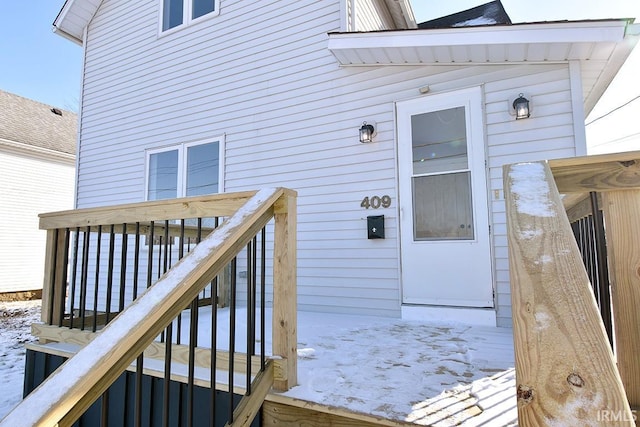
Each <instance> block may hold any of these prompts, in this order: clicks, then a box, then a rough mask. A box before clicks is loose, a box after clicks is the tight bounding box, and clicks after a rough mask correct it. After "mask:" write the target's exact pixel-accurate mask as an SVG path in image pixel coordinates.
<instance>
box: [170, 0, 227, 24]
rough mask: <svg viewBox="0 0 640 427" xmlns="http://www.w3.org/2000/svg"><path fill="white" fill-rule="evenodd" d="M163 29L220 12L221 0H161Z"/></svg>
mask: <svg viewBox="0 0 640 427" xmlns="http://www.w3.org/2000/svg"><path fill="white" fill-rule="evenodd" d="M161 2H162V31H167V30H170V29H171V28H175V27H178V26H180V25H183V24H190V23H191V22H192V21H195V20H197V19H200V18H204V17H205V16H206V17H210V16H215V15H217V14H218V13H219V12H220V0H161Z"/></svg>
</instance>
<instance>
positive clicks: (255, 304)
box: [250, 235, 258, 356]
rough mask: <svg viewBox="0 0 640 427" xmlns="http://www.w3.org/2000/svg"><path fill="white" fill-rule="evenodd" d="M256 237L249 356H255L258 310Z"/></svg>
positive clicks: (254, 240) (255, 243)
mask: <svg viewBox="0 0 640 427" xmlns="http://www.w3.org/2000/svg"><path fill="white" fill-rule="evenodd" d="M257 293H258V235H255V236H254V238H253V268H252V270H251V294H252V301H253V304H251V306H250V307H251V343H252V344H251V351H250V354H251V356H255V355H256V320H257V319H256V316H257V309H258V295H257Z"/></svg>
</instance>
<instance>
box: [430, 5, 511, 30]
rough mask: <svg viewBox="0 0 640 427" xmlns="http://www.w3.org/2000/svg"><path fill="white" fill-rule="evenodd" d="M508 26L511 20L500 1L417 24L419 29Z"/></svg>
mask: <svg viewBox="0 0 640 427" xmlns="http://www.w3.org/2000/svg"><path fill="white" fill-rule="evenodd" d="M498 24H501V25H510V24H511V18H509V15H507V12H506V11H505V10H504V7H503V6H502V3H500V0H495V1H492V2H489V3H485V4H482V5H480V6H476V7H473V8H471V9H467V10H463V11H461V12H456V13H453V14H451V15H447V16H443V17H441V18H436V19H432V20H430V21H425V22H422V23H420V24H418V28H420V29H434V28H454V27H475V26H481V25H498Z"/></svg>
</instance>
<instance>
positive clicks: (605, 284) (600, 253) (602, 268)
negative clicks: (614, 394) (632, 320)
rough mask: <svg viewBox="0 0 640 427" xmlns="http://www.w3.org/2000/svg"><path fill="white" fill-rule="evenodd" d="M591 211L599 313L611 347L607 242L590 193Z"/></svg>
mask: <svg viewBox="0 0 640 427" xmlns="http://www.w3.org/2000/svg"><path fill="white" fill-rule="evenodd" d="M590 197H591V210H592V212H593V225H594V235H595V244H596V258H597V263H598V288H599V294H600V303H601V304H600V313H601V314H602V320H603V322H604V327H605V330H606V331H607V336H608V337H609V343H610V344H611V346H613V318H612V315H611V293H610V291H609V265H608V262H607V241H606V233H605V228H604V218H603V214H602V211H601V210H600V208H599V207H598V195H597V193H596V192H594V191H592V192H591V193H590Z"/></svg>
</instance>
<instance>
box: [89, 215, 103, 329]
mask: <svg viewBox="0 0 640 427" xmlns="http://www.w3.org/2000/svg"><path fill="white" fill-rule="evenodd" d="M101 245H102V225H99V226H98V238H97V240H96V275H95V279H94V282H93V324H92V325H91V330H92V331H93V332H95V331H96V330H97V329H98V297H99V296H100V294H99V285H100V246H101Z"/></svg>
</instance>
